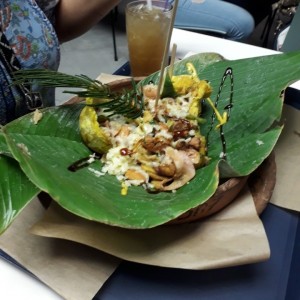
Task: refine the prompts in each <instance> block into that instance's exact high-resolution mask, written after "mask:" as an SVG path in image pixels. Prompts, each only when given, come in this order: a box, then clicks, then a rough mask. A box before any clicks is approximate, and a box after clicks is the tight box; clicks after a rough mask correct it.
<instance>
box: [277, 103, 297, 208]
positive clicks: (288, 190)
mask: <svg viewBox="0 0 300 300" xmlns="http://www.w3.org/2000/svg"><path fill="white" fill-rule="evenodd" d="M282 120H283V121H284V124H285V125H284V129H283V132H282V134H281V136H280V138H279V141H278V143H277V145H276V147H275V154H276V164H277V184H276V186H275V190H274V193H273V196H272V198H271V203H273V204H276V205H278V206H280V207H283V208H288V209H292V210H296V211H300V197H299V195H300V185H299V179H300V111H299V110H296V109H294V108H292V107H291V106H288V105H285V106H284V109H283V117H282Z"/></svg>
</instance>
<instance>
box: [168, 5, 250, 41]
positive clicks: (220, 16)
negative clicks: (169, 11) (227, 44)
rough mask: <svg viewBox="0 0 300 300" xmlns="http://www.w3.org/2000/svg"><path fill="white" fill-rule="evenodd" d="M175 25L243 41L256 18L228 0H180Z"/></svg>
mask: <svg viewBox="0 0 300 300" xmlns="http://www.w3.org/2000/svg"><path fill="white" fill-rule="evenodd" d="M171 2H173V1H171ZM174 27H176V28H181V29H187V30H195V31H200V32H204V33H208V34H212V35H221V36H222V37H224V38H226V39H230V40H237V41H242V40H244V39H246V38H247V37H248V36H249V35H250V34H251V33H252V31H253V29H254V20H253V17H252V16H251V14H250V13H248V12H247V11H246V10H245V9H243V8H241V7H239V6H237V5H234V4H231V3H228V2H226V1H222V0H179V3H178V8H177V13H176V18H175V23H174Z"/></svg>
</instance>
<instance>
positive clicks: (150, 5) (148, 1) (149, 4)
mask: <svg viewBox="0 0 300 300" xmlns="http://www.w3.org/2000/svg"><path fill="white" fill-rule="evenodd" d="M147 7H148V9H149V10H152V0H147Z"/></svg>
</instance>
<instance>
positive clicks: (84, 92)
mask: <svg viewBox="0 0 300 300" xmlns="http://www.w3.org/2000/svg"><path fill="white" fill-rule="evenodd" d="M13 84H15V85H19V84H27V85H33V84H38V85H39V86H42V87H54V88H74V89H80V90H79V91H72V90H65V91H63V93H69V94H74V95H77V96H78V97H80V98H93V99H97V101H92V103H91V104H89V103H87V105H92V106H99V107H102V108H104V111H105V112H108V113H111V114H110V115H115V114H122V115H124V116H125V117H128V118H137V117H139V116H140V115H141V114H142V112H143V108H144V101H143V96H142V93H141V92H140V91H139V90H138V88H137V86H136V84H135V82H134V81H133V80H132V89H131V90H124V91H122V93H118V92H112V91H111V90H110V88H109V86H108V85H106V84H103V83H102V82H100V81H99V80H96V79H91V78H89V77H88V76H86V75H69V74H65V73H61V72H57V71H53V70H46V69H36V70H19V71H16V72H15V73H14V78H13Z"/></svg>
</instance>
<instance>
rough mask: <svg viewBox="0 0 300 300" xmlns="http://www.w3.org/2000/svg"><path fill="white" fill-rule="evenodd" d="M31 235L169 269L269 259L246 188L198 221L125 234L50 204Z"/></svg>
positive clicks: (263, 232) (267, 248) (260, 225)
mask: <svg viewBox="0 0 300 300" xmlns="http://www.w3.org/2000/svg"><path fill="white" fill-rule="evenodd" d="M31 232H33V233H34V234H38V235H42V236H47V237H56V238H62V239H69V240H72V241H76V242H79V243H82V244H85V245H88V246H91V247H94V248H96V249H99V250H102V251H104V252H106V253H109V254H112V255H114V256H117V257H119V258H122V259H125V260H129V261H134V262H139V263H144V264H150V265H157V266H163V267H171V268H184V269H210V268H220V267H226V266H234V265H241V264H247V263H252V262H258V261H262V260H266V259H267V258H269V255H270V250H269V245H268V241H267V238H266V234H265V231H264V227H263V225H262V223H261V221H260V219H259V217H258V216H257V213H256V209H255V206H254V203H253V199H252V196H251V194H250V192H248V189H246V190H245V191H244V192H243V193H241V195H240V196H239V198H238V199H237V200H236V201H234V202H233V203H232V204H231V205H230V206H229V207H227V208H226V209H224V210H223V211H221V212H220V213H218V214H216V215H214V216H212V217H210V218H208V219H207V220H205V221H202V222H195V223H191V224H184V225H169V226H160V227H156V228H153V229H148V230H128V229H121V228H117V227H112V226H106V225H103V224H100V223H96V222H91V221H88V220H85V219H82V218H79V217H76V216H75V215H73V214H70V213H68V212H67V211H65V210H63V209H61V208H60V207H58V206H57V205H53V206H52V207H51V208H50V209H49V210H48V212H47V213H46V215H45V217H44V218H43V219H42V220H41V221H40V222H38V223H37V224H35V225H34V226H33V228H32V229H31Z"/></svg>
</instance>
